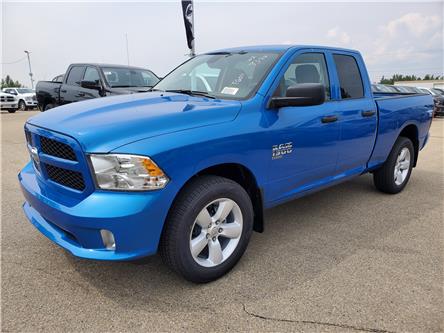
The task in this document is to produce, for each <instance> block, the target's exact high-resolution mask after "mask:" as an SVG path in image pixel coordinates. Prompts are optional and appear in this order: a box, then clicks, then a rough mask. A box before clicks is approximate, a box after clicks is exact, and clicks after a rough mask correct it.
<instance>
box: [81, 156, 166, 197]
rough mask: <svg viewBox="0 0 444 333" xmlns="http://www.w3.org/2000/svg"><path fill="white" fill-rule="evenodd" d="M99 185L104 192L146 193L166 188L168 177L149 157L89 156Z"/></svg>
mask: <svg viewBox="0 0 444 333" xmlns="http://www.w3.org/2000/svg"><path fill="white" fill-rule="evenodd" d="M89 157H90V160H91V164H92V167H93V169H94V170H93V171H94V174H95V177H96V181H97V185H98V186H99V187H100V188H101V189H104V190H121V191H144V190H158V189H161V188H164V187H165V185H166V184H167V183H168V180H169V179H168V177H167V176H166V175H165V174H164V172H163V171H162V169H160V168H159V167H158V166H157V165H156V163H154V162H153V161H152V160H151V159H150V158H149V157H146V156H137V155H126V154H103V155H99V154H91V155H89Z"/></svg>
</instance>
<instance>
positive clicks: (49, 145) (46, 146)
mask: <svg viewBox="0 0 444 333" xmlns="http://www.w3.org/2000/svg"><path fill="white" fill-rule="evenodd" d="M40 146H41V147H42V152H44V153H45V154H47V155H51V156H55V157H60V158H63V159H65V160H71V161H77V157H76V154H75V153H74V150H73V149H72V148H71V146H69V145H67V144H65V143H62V142H59V141H56V140H53V139H49V138H47V137H44V136H41V137H40Z"/></svg>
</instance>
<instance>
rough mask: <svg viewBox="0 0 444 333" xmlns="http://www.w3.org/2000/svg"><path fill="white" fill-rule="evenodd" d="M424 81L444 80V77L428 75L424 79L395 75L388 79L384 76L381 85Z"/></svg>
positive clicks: (414, 76)
mask: <svg viewBox="0 0 444 333" xmlns="http://www.w3.org/2000/svg"><path fill="white" fill-rule="evenodd" d="M423 80H444V75H433V74H426V75H424V77H422V78H421V77H420V76H416V75H403V74H394V75H393V76H392V77H391V78H386V77H385V76H382V78H381V81H379V83H382V84H394V83H395V82H397V81H423Z"/></svg>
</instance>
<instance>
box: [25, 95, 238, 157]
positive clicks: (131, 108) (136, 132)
mask: <svg viewBox="0 0 444 333" xmlns="http://www.w3.org/2000/svg"><path fill="white" fill-rule="evenodd" d="M240 108H241V103H240V102H239V101H228V100H213V99H207V98H202V97H193V96H188V95H183V94H176V93H161V92H148V93H141V94H132V95H123V96H113V97H104V98H97V99H93V100H88V101H84V102H78V103H72V104H67V105H64V106H60V107H57V108H54V109H51V110H49V111H45V112H44V113H41V114H39V115H37V116H35V117H32V118H30V119H29V120H28V123H29V124H31V125H34V126H38V127H42V128H45V129H48V130H51V131H56V132H59V133H62V134H66V135H69V136H71V137H73V138H74V139H76V140H77V141H78V142H79V143H80V144H81V146H82V149H83V150H84V151H85V152H102V153H105V152H109V151H111V150H114V149H116V148H118V147H120V146H123V145H126V144H129V143H132V142H134V141H138V140H142V139H146V138H150V137H154V136H158V135H163V134H167V133H172V132H177V131H183V130H186V129H191V128H196V127H202V126H208V125H212V124H217V123H222V122H228V121H232V120H234V118H235V117H236V115H237V113H238V112H239V110H240Z"/></svg>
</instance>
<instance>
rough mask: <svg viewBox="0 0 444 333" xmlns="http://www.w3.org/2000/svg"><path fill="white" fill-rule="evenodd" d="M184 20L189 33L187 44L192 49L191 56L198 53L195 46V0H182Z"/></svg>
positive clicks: (186, 30) (187, 33)
mask: <svg viewBox="0 0 444 333" xmlns="http://www.w3.org/2000/svg"><path fill="white" fill-rule="evenodd" d="M182 12H183V21H184V23H185V32H186V35H187V44H188V48H189V49H190V57H194V56H195V55H196V52H195V48H194V8H193V0H182Z"/></svg>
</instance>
